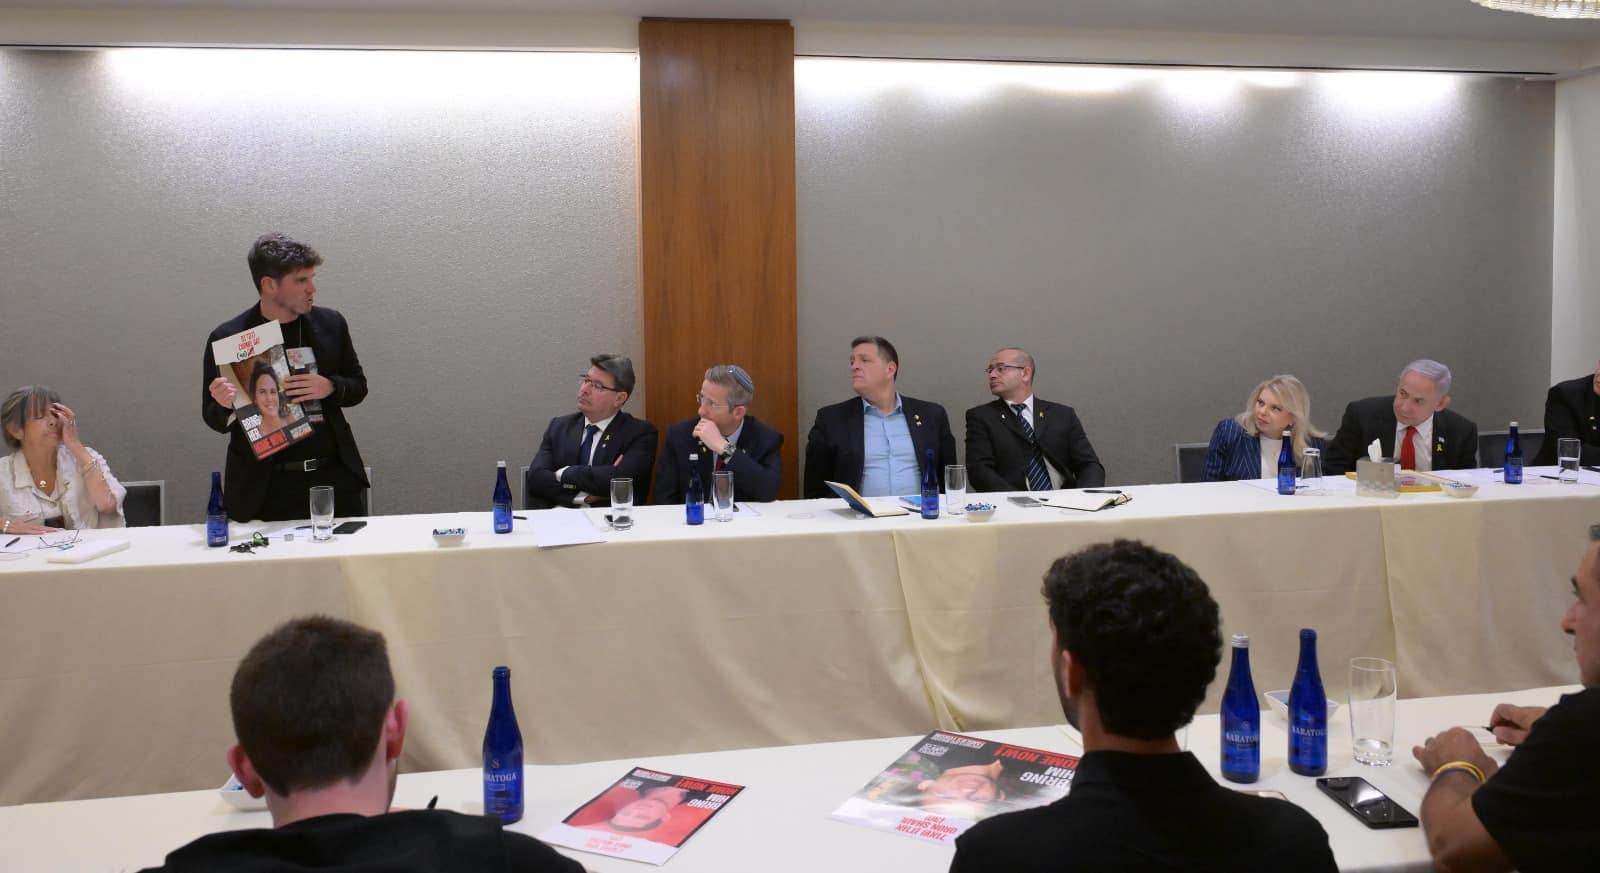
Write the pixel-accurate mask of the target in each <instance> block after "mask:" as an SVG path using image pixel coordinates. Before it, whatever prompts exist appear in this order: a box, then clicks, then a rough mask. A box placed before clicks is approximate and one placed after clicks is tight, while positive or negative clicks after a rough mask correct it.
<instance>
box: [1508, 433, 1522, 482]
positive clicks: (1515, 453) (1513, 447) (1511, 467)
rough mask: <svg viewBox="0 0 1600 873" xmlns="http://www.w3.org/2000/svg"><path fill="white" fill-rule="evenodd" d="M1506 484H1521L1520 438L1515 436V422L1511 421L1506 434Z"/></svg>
mask: <svg viewBox="0 0 1600 873" xmlns="http://www.w3.org/2000/svg"><path fill="white" fill-rule="evenodd" d="M1505 469H1506V484H1507V485H1521V484H1522V440H1521V439H1519V438H1518V437H1517V423H1516V422H1514V421H1513V422H1511V432H1510V433H1509V434H1507V435H1506V467H1505Z"/></svg>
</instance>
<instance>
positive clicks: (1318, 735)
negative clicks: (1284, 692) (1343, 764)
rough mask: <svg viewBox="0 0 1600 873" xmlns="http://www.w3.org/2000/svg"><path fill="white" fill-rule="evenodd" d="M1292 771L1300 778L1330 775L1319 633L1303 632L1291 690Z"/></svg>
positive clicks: (1326, 698)
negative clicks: (1320, 666)
mask: <svg viewBox="0 0 1600 873" xmlns="http://www.w3.org/2000/svg"><path fill="white" fill-rule="evenodd" d="M1289 769H1290V770H1293V771H1294V772H1296V773H1299V774H1300V775H1301V776H1321V775H1322V774H1324V773H1326V772H1328V695H1327V694H1325V693H1324V692H1323V690H1322V673H1321V671H1319V670H1318V669H1317V632H1316V631H1314V630H1312V629H1310V628H1304V629H1302V630H1301V631H1300V663H1299V665H1297V666H1296V667H1295V668H1294V684H1293V685H1291V686H1289Z"/></svg>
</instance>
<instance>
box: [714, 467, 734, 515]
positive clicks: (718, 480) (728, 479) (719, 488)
mask: <svg viewBox="0 0 1600 873" xmlns="http://www.w3.org/2000/svg"><path fill="white" fill-rule="evenodd" d="M711 502H712V504H714V505H715V506H716V513H717V515H716V518H717V521H733V471H732V470H718V471H716V472H715V473H712V474H711Z"/></svg>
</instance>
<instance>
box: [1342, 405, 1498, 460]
mask: <svg viewBox="0 0 1600 873" xmlns="http://www.w3.org/2000/svg"><path fill="white" fill-rule="evenodd" d="M1395 427H1396V421H1395V417H1394V397H1392V396H1390V395H1384V396H1382V397H1368V398H1366V399H1365V400H1357V401H1354V402H1352V403H1351V404H1350V405H1348V406H1346V407H1345V408H1344V419H1343V420H1341V421H1340V422H1339V432H1338V433H1336V434H1334V435H1333V439H1332V440H1331V441H1329V442H1328V449H1327V451H1326V452H1324V453H1323V458H1322V467H1323V472H1324V473H1326V474H1328V475H1332V476H1343V475H1344V474H1345V473H1348V472H1350V471H1351V470H1354V469H1355V468H1356V461H1357V460H1358V459H1360V458H1365V457H1366V456H1367V445H1368V444H1369V443H1371V442H1372V441H1373V440H1378V441H1379V443H1380V444H1382V446H1383V456H1384V457H1385V458H1396V459H1398V458H1399V455H1397V454H1396V453H1395V450H1394V436H1395V433H1394V431H1395ZM1476 466H1478V426H1477V425H1476V424H1473V423H1472V422H1471V421H1470V420H1468V419H1467V418H1464V417H1463V416H1461V415H1459V414H1457V413H1455V412H1453V411H1451V410H1449V409H1446V410H1443V411H1441V412H1435V413H1434V414H1433V469H1435V470H1470V469H1472V468H1473V467H1476Z"/></svg>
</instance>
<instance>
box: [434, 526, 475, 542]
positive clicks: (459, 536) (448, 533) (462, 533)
mask: <svg viewBox="0 0 1600 873" xmlns="http://www.w3.org/2000/svg"><path fill="white" fill-rule="evenodd" d="M433 541H434V542H435V543H438V544H439V545H441V546H459V545H461V544H462V543H464V542H466V541H467V529H466V528H464V527H443V528H441V527H436V528H434V529H433Z"/></svg>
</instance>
